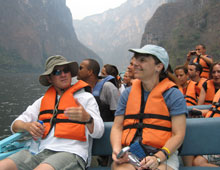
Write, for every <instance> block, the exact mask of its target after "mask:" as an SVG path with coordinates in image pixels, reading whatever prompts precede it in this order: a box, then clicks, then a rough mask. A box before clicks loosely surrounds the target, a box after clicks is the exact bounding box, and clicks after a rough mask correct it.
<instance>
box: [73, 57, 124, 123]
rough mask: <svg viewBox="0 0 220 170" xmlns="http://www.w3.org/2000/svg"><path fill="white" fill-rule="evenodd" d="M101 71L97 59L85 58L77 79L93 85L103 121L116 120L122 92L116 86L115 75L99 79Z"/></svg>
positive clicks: (93, 91) (93, 92)
mask: <svg viewBox="0 0 220 170" xmlns="http://www.w3.org/2000/svg"><path fill="white" fill-rule="evenodd" d="M99 72H100V66H99V63H98V62H97V61H96V60H94V59H85V60H83V61H82V62H81V64H80V67H79V72H78V75H77V79H78V80H83V81H85V82H87V83H88V84H89V85H90V86H91V87H92V94H93V95H94V96H95V98H96V101H97V103H98V105H99V109H100V113H101V117H102V119H103V121H104V122H110V121H114V113H115V110H116V108H117V103H118V99H119V96H120V92H119V90H118V88H117V87H116V80H115V78H114V77H113V76H107V77H105V78H104V79H99V76H98V75H99Z"/></svg>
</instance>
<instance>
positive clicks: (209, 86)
mask: <svg viewBox="0 0 220 170" xmlns="http://www.w3.org/2000/svg"><path fill="white" fill-rule="evenodd" d="M209 77H210V79H209V80H207V81H206V82H204V83H203V85H202V89H201V92H200V96H199V100H198V104H199V105H203V104H205V105H210V104H212V100H213V98H214V95H215V93H216V92H217V91H218V90H219V89H220V62H215V63H213V64H212V66H211V68H210V73H209Z"/></svg>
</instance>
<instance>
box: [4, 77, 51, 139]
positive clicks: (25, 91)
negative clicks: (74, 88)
mask: <svg viewBox="0 0 220 170" xmlns="http://www.w3.org/2000/svg"><path fill="white" fill-rule="evenodd" d="M38 77H39V74H30V73H22V74H20V73H17V74H11V73H10V74H9V73H8V74H3V75H0V139H3V138H5V137H7V136H9V135H11V131H10V124H11V123H12V121H13V120H14V119H15V118H16V117H17V116H18V115H20V114H21V113H22V112H23V111H24V110H25V109H26V108H27V106H28V105H31V104H32V103H33V102H34V101H35V100H36V99H38V98H39V97H41V96H42V95H43V94H44V93H45V91H46V89H47V87H43V86H42V85H40V83H39V81H38Z"/></svg>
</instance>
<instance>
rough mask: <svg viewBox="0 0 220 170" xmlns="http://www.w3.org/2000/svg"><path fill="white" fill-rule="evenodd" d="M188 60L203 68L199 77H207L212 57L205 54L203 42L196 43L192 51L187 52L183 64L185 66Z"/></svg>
mask: <svg viewBox="0 0 220 170" xmlns="http://www.w3.org/2000/svg"><path fill="white" fill-rule="evenodd" d="M193 55H194V56H196V57H195V58H194V59H192V60H191V57H192V56H193ZM190 62H194V63H199V64H200V65H201V66H202V68H203V71H202V73H201V77H204V78H206V79H208V78H209V71H210V66H211V65H212V64H213V59H212V57H211V56H209V55H207V54H206V47H205V45H204V44H198V45H197V46H196V49H195V50H194V51H189V52H188V54H187V61H186V63H185V66H187V65H188V63H190Z"/></svg>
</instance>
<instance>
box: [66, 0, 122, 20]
mask: <svg viewBox="0 0 220 170" xmlns="http://www.w3.org/2000/svg"><path fill="white" fill-rule="evenodd" d="M125 1H126V0H66V5H67V6H68V7H69V8H70V10H71V12H72V17H73V19H83V18H84V17H86V16H89V15H93V14H98V13H102V12H104V11H106V10H108V9H110V8H115V7H118V6H120V5H121V4H122V3H124V2H125Z"/></svg>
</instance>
